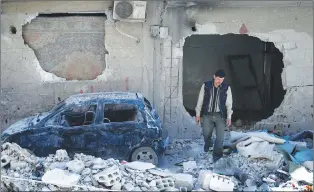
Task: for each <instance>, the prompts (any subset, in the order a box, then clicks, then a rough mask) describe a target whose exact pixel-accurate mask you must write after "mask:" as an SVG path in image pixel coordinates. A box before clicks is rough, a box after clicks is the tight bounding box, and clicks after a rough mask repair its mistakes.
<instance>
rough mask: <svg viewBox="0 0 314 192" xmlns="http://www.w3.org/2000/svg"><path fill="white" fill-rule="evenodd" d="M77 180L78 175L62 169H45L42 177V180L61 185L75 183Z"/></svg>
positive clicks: (78, 178)
mask: <svg viewBox="0 0 314 192" xmlns="http://www.w3.org/2000/svg"><path fill="white" fill-rule="evenodd" d="M79 180H80V175H78V174H75V173H69V172H68V171H66V170H62V169H53V170H50V171H47V172H46V173H45V174H44V175H43V177H42V181H44V182H47V183H52V184H55V185H62V186H69V185H76V184H77V183H78V181H79Z"/></svg>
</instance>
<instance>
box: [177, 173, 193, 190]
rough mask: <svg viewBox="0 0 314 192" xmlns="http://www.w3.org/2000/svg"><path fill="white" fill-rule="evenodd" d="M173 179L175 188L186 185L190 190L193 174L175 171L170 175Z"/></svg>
mask: <svg viewBox="0 0 314 192" xmlns="http://www.w3.org/2000/svg"><path fill="white" fill-rule="evenodd" d="M172 176H173V178H174V179H175V186H176V188H180V187H186V188H187V190H188V191H191V190H192V189H193V186H194V180H193V176H192V175H190V174H183V173H177V174H173V175H172Z"/></svg>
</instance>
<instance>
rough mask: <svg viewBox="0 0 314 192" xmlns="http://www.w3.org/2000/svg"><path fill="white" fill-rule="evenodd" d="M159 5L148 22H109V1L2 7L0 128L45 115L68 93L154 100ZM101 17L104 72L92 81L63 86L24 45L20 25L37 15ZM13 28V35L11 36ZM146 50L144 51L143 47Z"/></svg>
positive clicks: (149, 14) (150, 9)
mask: <svg viewBox="0 0 314 192" xmlns="http://www.w3.org/2000/svg"><path fill="white" fill-rule="evenodd" d="M158 4H159V2H154V3H151V4H150V5H148V6H147V10H148V12H147V17H148V18H149V19H148V20H147V22H146V23H123V22H113V21H112V18H111V16H112V13H111V8H110V7H112V5H113V2H112V1H103V2H100V1H88V2H84V1H77V2H73V1H71V2H65V1H59V2H55V1H46V2H5V3H3V2H2V10H3V11H2V15H1V41H2V46H1V54H2V57H1V98H0V101H1V107H2V108H3V109H4V110H1V112H0V117H1V118H0V119H1V122H0V124H1V125H0V128H1V130H2V129H3V128H6V127H8V126H9V125H11V124H12V123H14V122H16V121H17V120H20V119H21V118H24V117H27V116H29V115H32V114H34V113H37V112H43V111H46V110H48V109H49V108H51V107H52V106H53V105H55V104H56V103H57V102H58V101H59V100H62V99H65V98H66V97H68V96H69V95H71V94H77V93H82V92H98V91H133V92H142V93H143V94H144V95H145V96H147V98H148V99H149V100H151V99H152V98H153V96H152V93H151V91H150V90H151V89H152V86H153V85H152V83H153V80H152V76H153V75H152V74H153V66H154V63H155V60H156V59H155V58H154V57H152V55H153V54H154V52H153V50H154V48H153V46H154V43H153V40H152V38H151V37H150V34H149V33H143V31H149V26H150V25H154V24H156V23H159V17H156V15H159V13H158V10H156V6H157V5H158ZM62 12H105V13H106V15H107V20H106V21H105V36H104V42H105V45H104V46H105V47H106V49H107V51H108V52H109V54H106V58H105V62H106V69H105V70H104V71H103V73H102V74H101V75H99V76H97V77H96V79H94V80H85V81H76V80H72V81H65V79H63V78H59V77H57V76H55V75H53V74H51V73H47V72H45V71H44V70H43V68H42V67H41V66H40V64H39V62H38V59H37V58H36V56H35V54H34V51H33V50H32V49H31V48H30V47H29V46H28V45H25V44H24V40H23V38H22V26H23V25H25V24H26V23H29V22H31V20H32V19H34V18H36V16H37V15H38V13H62ZM10 26H15V27H16V29H17V33H16V34H11V33H10ZM144 45H145V46H144Z"/></svg>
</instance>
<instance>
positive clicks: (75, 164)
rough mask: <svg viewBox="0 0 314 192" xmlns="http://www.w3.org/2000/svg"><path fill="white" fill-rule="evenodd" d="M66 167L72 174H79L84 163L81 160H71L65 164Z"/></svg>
mask: <svg viewBox="0 0 314 192" xmlns="http://www.w3.org/2000/svg"><path fill="white" fill-rule="evenodd" d="M67 167H68V169H69V170H70V171H72V172H73V173H77V174H80V173H81V172H82V171H83V169H84V168H85V165H84V162H83V161H81V160H77V159H75V160H72V161H69V162H68V163H67Z"/></svg>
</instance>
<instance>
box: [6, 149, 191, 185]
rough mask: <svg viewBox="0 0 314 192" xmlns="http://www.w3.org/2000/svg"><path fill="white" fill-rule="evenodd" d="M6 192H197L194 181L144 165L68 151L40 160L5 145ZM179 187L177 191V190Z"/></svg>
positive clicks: (24, 151)
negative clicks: (183, 190) (185, 191)
mask: <svg viewBox="0 0 314 192" xmlns="http://www.w3.org/2000/svg"><path fill="white" fill-rule="evenodd" d="M1 157H2V159H1V161H2V160H3V159H5V161H6V163H4V164H1V166H2V169H1V175H2V179H1V188H2V191H56V190H69V189H70V190H106V189H107V190H110V191H121V190H126V191H164V190H166V191H178V189H177V188H180V187H182V186H183V187H187V188H188V189H190V190H191V189H192V188H193V183H194V180H193V177H192V176H191V175H187V174H182V175H178V174H172V173H170V172H168V171H166V170H162V169H158V168H156V167H155V166H154V165H153V164H150V163H144V162H131V163H127V162H125V163H120V162H119V161H118V160H115V159H107V160H103V159H101V158H95V157H93V156H89V155H84V154H75V155H74V157H73V159H70V158H69V156H68V154H67V152H66V151H65V150H58V151H57V152H56V154H55V155H49V156H48V157H44V158H43V157H36V156H33V155H31V153H29V152H28V151H27V150H25V149H22V148H21V147H20V146H18V145H17V144H15V143H13V144H11V143H4V144H3V145H2V152H1ZM176 187H177V188H176Z"/></svg>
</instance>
